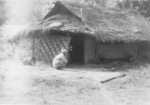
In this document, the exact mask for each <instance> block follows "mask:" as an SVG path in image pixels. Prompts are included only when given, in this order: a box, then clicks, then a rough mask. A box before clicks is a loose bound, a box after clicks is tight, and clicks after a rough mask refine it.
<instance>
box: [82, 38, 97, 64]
mask: <svg viewBox="0 0 150 105" xmlns="http://www.w3.org/2000/svg"><path fill="white" fill-rule="evenodd" d="M95 56H96V39H95V38H93V37H91V36H85V45H84V64H88V63H90V62H89V61H90V60H92V59H95Z"/></svg>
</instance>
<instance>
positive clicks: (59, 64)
mask: <svg viewBox="0 0 150 105" xmlns="http://www.w3.org/2000/svg"><path fill="white" fill-rule="evenodd" d="M67 63H68V60H67V50H66V49H62V51H61V53H60V54H58V55H57V56H56V57H55V58H54V59H53V61H52V66H53V67H54V68H56V69H62V68H64V67H65V66H66V64H67Z"/></svg>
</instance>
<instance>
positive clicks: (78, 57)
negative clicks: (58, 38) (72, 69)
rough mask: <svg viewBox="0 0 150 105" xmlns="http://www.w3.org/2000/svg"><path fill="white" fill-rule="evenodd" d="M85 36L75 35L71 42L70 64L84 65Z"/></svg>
mask: <svg viewBox="0 0 150 105" xmlns="http://www.w3.org/2000/svg"><path fill="white" fill-rule="evenodd" d="M84 39H85V38H84V35H81V34H75V35H72V36H71V41H70V60H69V62H70V64H84Z"/></svg>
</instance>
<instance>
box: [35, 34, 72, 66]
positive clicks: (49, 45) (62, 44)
mask: <svg viewBox="0 0 150 105" xmlns="http://www.w3.org/2000/svg"><path fill="white" fill-rule="evenodd" d="M70 39H71V38H70V37H68V36H59V35H43V37H41V38H36V39H35V57H36V58H37V59H39V60H42V61H45V62H47V63H51V62H52V60H53V58H54V57H55V56H56V55H57V54H59V53H60V52H61V49H62V48H65V49H68V47H69V43H70Z"/></svg>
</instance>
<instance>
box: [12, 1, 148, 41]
mask: <svg viewBox="0 0 150 105" xmlns="http://www.w3.org/2000/svg"><path fill="white" fill-rule="evenodd" d="M57 22H59V23H62V24H61V25H59V26H56V27H52V24H54V23H57ZM52 30H54V31H61V32H71V33H84V34H87V35H92V36H94V37H96V38H97V39H99V40H102V41H126V42H127V41H145V40H150V31H149V30H150V24H149V22H148V21H147V20H146V19H145V18H144V17H142V16H141V15H140V14H138V13H137V12H136V11H134V10H119V9H116V8H103V7H95V6H91V5H87V4H80V3H75V2H60V1H58V2H56V3H55V6H54V8H52V10H51V11H50V12H49V13H48V14H47V15H46V16H45V17H44V19H43V20H41V21H39V22H38V23H37V24H34V25H31V27H28V28H27V29H25V30H23V31H21V32H20V33H19V34H18V35H17V36H16V37H14V39H16V38H18V37H20V36H28V35H36V34H35V32H37V33H38V34H39V35H41V33H44V32H50V31H52Z"/></svg>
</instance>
